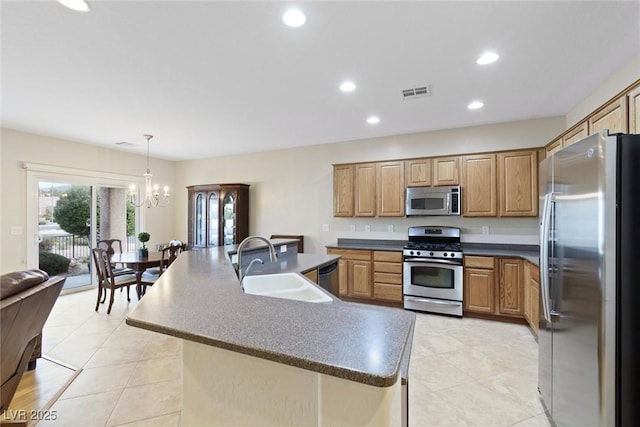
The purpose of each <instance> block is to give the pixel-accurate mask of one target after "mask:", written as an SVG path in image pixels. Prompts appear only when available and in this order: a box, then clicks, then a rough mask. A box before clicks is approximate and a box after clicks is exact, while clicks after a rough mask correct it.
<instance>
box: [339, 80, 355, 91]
mask: <svg viewBox="0 0 640 427" xmlns="http://www.w3.org/2000/svg"><path fill="white" fill-rule="evenodd" d="M340 90H341V91H343V92H353V91H354V90H356V84H355V83H354V82H349V81H346V82H344V83H342V84H341V85H340Z"/></svg>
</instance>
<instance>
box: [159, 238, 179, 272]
mask: <svg viewBox="0 0 640 427" xmlns="http://www.w3.org/2000/svg"><path fill="white" fill-rule="evenodd" d="M183 246H184V245H182V244H180V245H175V246H167V247H166V248H164V249H163V250H162V262H161V263H160V274H162V272H163V271H164V270H165V269H167V268H169V266H170V265H171V264H172V263H173V261H175V260H176V258H178V255H179V254H180V253H181V252H182V251H183ZM165 264H166V265H165Z"/></svg>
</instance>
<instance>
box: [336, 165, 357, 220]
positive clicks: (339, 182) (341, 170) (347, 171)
mask: <svg viewBox="0 0 640 427" xmlns="http://www.w3.org/2000/svg"><path fill="white" fill-rule="evenodd" d="M353 186H354V167H353V165H338V166H334V167H333V216H353V204H354V199H353Z"/></svg>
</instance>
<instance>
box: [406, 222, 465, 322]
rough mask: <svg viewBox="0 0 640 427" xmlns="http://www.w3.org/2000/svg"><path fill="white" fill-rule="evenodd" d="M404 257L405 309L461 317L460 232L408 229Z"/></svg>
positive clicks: (452, 228)
mask: <svg viewBox="0 0 640 427" xmlns="http://www.w3.org/2000/svg"><path fill="white" fill-rule="evenodd" d="M402 254H403V260H404V262H403V283H402V288H403V293H404V308H405V309H410V310H419V311H426V312H430V313H439V314H449V315H453V316H462V294H463V293H462V282H463V271H462V245H461V244H460V229H459V228H455V227H433V226H423V227H409V241H408V243H407V246H405V248H404V250H403V251H402Z"/></svg>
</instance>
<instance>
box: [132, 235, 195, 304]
mask: <svg viewBox="0 0 640 427" xmlns="http://www.w3.org/2000/svg"><path fill="white" fill-rule="evenodd" d="M185 246H186V245H184V244H182V243H181V244H180V245H175V246H167V247H165V248H164V249H162V260H161V261H160V267H158V269H157V270H155V271H145V272H144V273H143V274H142V280H141V284H142V294H143V295H144V294H145V292H146V291H147V286H151V285H153V284H154V283H155V282H156V281H157V280H158V279H159V278H160V276H162V273H164V271H165V270H166V269H167V268H169V266H170V265H171V264H172V263H173V261H175V260H176V258H178V255H180V253H182V251H183V250H184V248H185Z"/></svg>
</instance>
